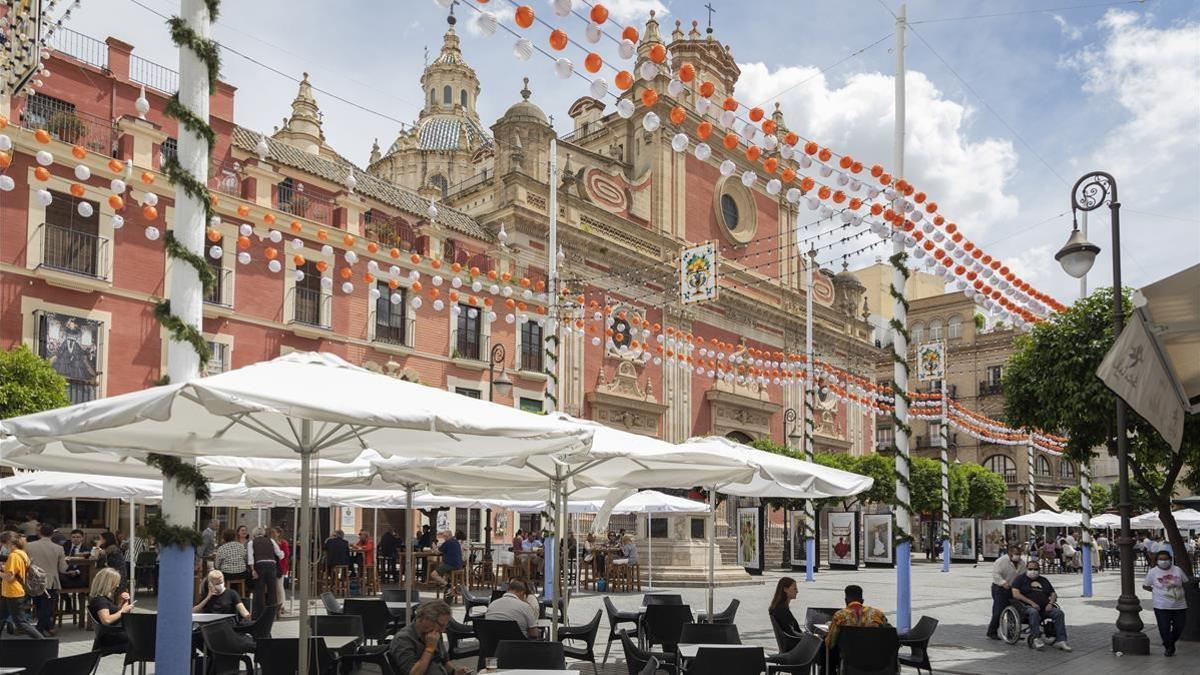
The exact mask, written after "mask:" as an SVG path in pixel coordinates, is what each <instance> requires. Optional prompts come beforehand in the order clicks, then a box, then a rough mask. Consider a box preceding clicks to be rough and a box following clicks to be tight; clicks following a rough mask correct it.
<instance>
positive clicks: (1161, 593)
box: [1142, 550, 1188, 656]
mask: <svg viewBox="0 0 1200 675" xmlns="http://www.w3.org/2000/svg"><path fill="white" fill-rule="evenodd" d="M1155 557H1156V560H1155V563H1156V564H1155V566H1154V567H1151V568H1150V570H1149V571H1148V572H1146V578H1145V579H1144V580H1143V581H1142V588H1144V589H1146V590H1147V591H1150V593H1151V595H1152V596H1153V605H1154V619H1155V621H1156V622H1157V623H1158V634H1159V636H1160V637H1162V643H1163V651H1164V652H1165V653H1166V655H1167V656H1175V642H1176V641H1178V640H1179V636H1181V635H1183V623H1184V620H1185V619H1186V618H1187V599H1186V597H1185V596H1184V594H1183V582H1185V581H1187V580H1188V575H1187V574H1186V573H1184V571H1183V570H1181V569H1179V567H1177V566H1176V565H1175V562H1174V560H1173V559H1172V558H1171V553H1170V552H1169V551H1166V550H1162V551H1159V552H1158V553H1156V554H1155Z"/></svg>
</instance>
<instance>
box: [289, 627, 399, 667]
mask: <svg viewBox="0 0 1200 675" xmlns="http://www.w3.org/2000/svg"><path fill="white" fill-rule="evenodd" d="M308 619H309V622H310V625H311V626H312V634H313V636H314V637H338V636H340V637H352V638H355V639H356V640H357V642H355V643H353V644H349V645H346V646H345V647H342V648H341V650H339V651H338V652H337V659H338V661H339V662H341V663H344V664H346V666H347V667H352V666H356V665H357V664H360V663H373V664H375V665H376V666H379V669H380V670H381V671H383V672H385V673H387V672H390V671H391V663H390V662H389V661H388V658H387V649H388V646H387V645H367V644H366V641H367V640H366V634H365V632H364V630H363V618H362V616H360V615H358V614H342V615H340V616H310V617H308ZM326 649H328V648H326ZM331 653H332V652H331Z"/></svg>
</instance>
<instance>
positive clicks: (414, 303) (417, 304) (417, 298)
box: [408, 295, 425, 309]
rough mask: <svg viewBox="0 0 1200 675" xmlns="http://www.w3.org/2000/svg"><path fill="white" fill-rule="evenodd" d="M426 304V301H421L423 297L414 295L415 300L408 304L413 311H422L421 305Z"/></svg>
mask: <svg viewBox="0 0 1200 675" xmlns="http://www.w3.org/2000/svg"><path fill="white" fill-rule="evenodd" d="M424 303H425V301H424V300H422V299H421V296H419V295H414V296H413V299H412V300H410V301H409V303H408V304H410V305H412V308H413V309H421V305H422V304H424Z"/></svg>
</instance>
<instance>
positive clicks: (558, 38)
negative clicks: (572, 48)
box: [550, 28, 567, 52]
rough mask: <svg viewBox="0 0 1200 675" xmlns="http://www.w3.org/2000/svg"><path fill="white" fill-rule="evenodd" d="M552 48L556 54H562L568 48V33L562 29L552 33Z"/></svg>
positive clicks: (556, 29)
mask: <svg viewBox="0 0 1200 675" xmlns="http://www.w3.org/2000/svg"><path fill="white" fill-rule="evenodd" d="M550 48H551V49H553V50H554V51H556V52H561V51H562V50H564V49H566V48H567V33H566V31H564V30H563V29H561V28H555V29H554V30H553V31H551V32H550Z"/></svg>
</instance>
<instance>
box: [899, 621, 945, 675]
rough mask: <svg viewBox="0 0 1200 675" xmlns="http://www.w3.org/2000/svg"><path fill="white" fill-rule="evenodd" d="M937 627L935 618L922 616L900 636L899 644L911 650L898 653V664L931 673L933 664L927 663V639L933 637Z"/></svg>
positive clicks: (931, 674)
mask: <svg viewBox="0 0 1200 675" xmlns="http://www.w3.org/2000/svg"><path fill="white" fill-rule="evenodd" d="M937 627H938V620H937V619H935V618H933V617H931V616H922V617H921V620H920V621H917V625H915V626H913V627H912V630H910V631H908V632H907V633H905V634H904V635H901V636H900V646H901V647H908V648H910V650H911V651H910V652H909V654H908V655H904V654H901V655H900V657H899V658H900V665H903V666H911V667H913V668H916V669H917V672H918V673H920V672H921V671H922V670H928V671H929V673H930V675H933V666H932V665H930V663H929V641H930V640H931V639H933V632H934V631H936V630H937Z"/></svg>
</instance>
